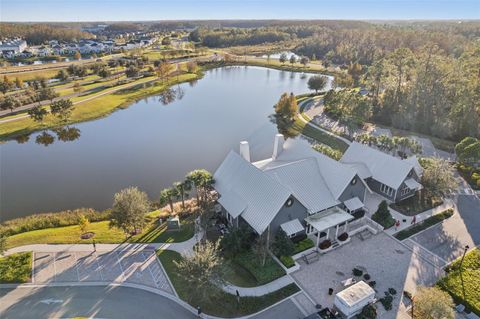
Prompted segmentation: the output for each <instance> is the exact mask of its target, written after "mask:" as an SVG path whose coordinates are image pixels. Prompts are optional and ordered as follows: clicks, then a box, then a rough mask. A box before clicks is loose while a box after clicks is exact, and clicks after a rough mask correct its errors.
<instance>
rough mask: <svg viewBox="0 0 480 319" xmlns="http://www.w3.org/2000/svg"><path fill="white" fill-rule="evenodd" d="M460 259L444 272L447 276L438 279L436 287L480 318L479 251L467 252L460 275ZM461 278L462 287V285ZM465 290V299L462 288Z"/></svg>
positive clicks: (476, 249)
mask: <svg viewBox="0 0 480 319" xmlns="http://www.w3.org/2000/svg"><path fill="white" fill-rule="evenodd" d="M460 260H461V259H460V258H459V259H457V260H456V261H454V262H453V263H452V264H451V265H450V266H448V267H447V268H446V269H445V270H446V271H447V272H448V273H447V276H445V277H443V278H442V279H440V281H439V282H438V283H437V285H438V286H439V287H440V288H441V289H443V290H444V291H446V292H448V293H449V294H450V295H451V296H452V298H453V300H454V301H455V302H456V303H460V304H463V305H464V306H465V307H466V309H468V310H471V311H473V312H474V313H475V314H477V315H478V316H480V289H478V284H479V283H480V249H478V248H475V249H474V250H472V251H471V252H469V253H468V254H467V255H466V256H465V259H464V261H463V265H462V272H461V273H460ZM462 277H463V285H462ZM462 287H464V288H465V299H464V298H463V288H462Z"/></svg>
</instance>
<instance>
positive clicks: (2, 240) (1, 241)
mask: <svg viewBox="0 0 480 319" xmlns="http://www.w3.org/2000/svg"><path fill="white" fill-rule="evenodd" d="M5 250H7V236H5V234H3V233H0V255H3V253H4V252H5Z"/></svg>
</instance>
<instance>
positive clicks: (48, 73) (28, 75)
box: [2, 67, 66, 81]
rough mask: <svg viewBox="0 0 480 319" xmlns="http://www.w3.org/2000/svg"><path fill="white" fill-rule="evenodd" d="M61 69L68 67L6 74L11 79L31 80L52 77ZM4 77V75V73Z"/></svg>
mask: <svg viewBox="0 0 480 319" xmlns="http://www.w3.org/2000/svg"><path fill="white" fill-rule="evenodd" d="M61 69H66V67H65V68H58V69H44V70H37V71H30V72H18V73H9V74H6V76H7V77H8V78H9V79H10V80H12V81H13V80H15V79H16V78H19V79H20V80H22V81H31V80H35V79H36V78H46V79H50V78H52V77H54V76H55V75H57V73H58V71H60V70H61ZM2 78H3V75H2Z"/></svg>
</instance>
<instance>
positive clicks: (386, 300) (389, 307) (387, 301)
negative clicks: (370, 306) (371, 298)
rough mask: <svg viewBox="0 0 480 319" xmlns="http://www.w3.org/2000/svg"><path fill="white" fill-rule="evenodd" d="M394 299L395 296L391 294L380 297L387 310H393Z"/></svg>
mask: <svg viewBox="0 0 480 319" xmlns="http://www.w3.org/2000/svg"><path fill="white" fill-rule="evenodd" d="M392 301H393V297H392V296H390V295H386V296H385V297H383V298H380V302H381V303H382V305H383V308H385V310H387V311H388V310H392Z"/></svg>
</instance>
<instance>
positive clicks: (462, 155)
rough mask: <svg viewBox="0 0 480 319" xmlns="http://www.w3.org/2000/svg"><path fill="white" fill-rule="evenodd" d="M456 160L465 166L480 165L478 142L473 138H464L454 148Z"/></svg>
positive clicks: (479, 144) (479, 143) (479, 142)
mask: <svg viewBox="0 0 480 319" xmlns="http://www.w3.org/2000/svg"><path fill="white" fill-rule="evenodd" d="M455 153H456V154H457V157H458V160H459V161H460V162H462V163H465V164H479V163H480V140H479V139H477V138H474V137H465V138H464V139H463V140H461V141H460V142H459V143H458V144H457V145H456V146H455Z"/></svg>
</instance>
